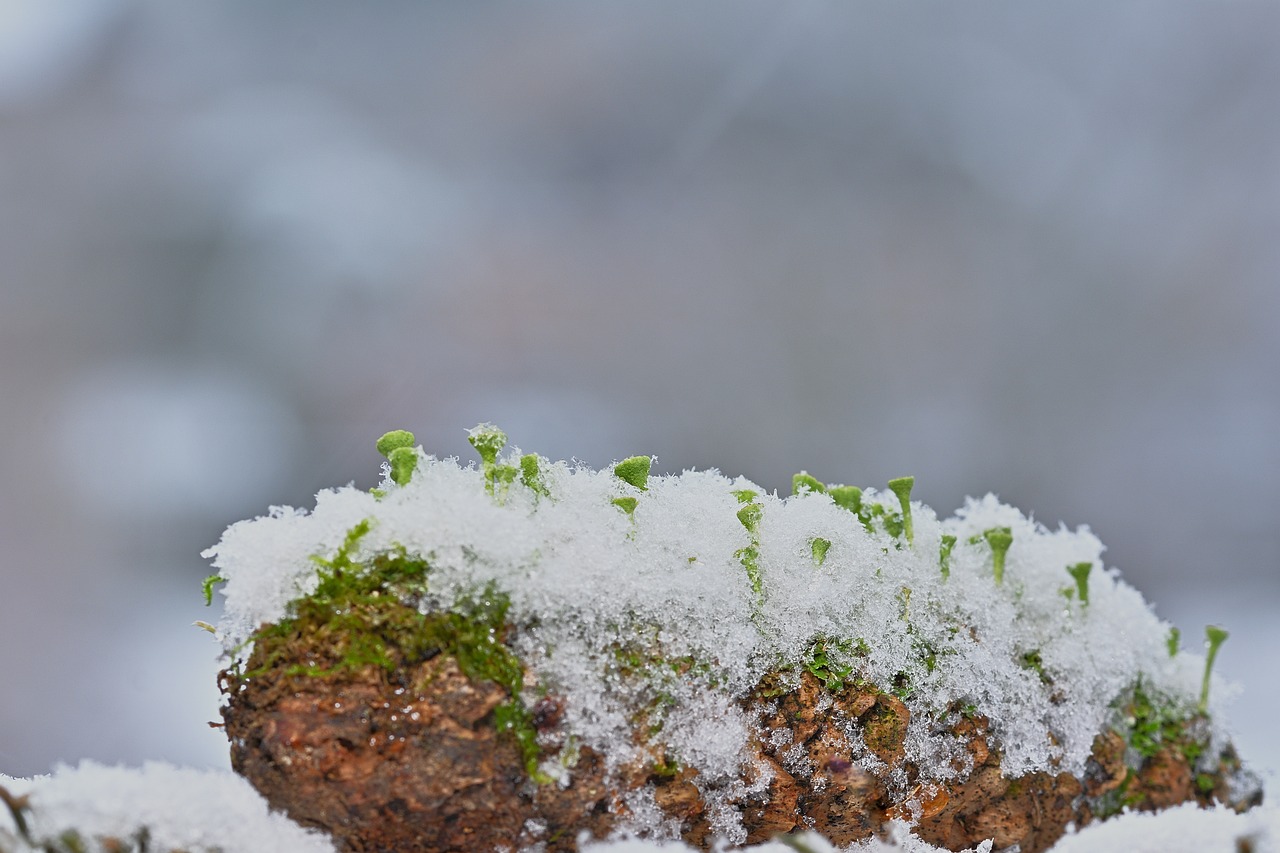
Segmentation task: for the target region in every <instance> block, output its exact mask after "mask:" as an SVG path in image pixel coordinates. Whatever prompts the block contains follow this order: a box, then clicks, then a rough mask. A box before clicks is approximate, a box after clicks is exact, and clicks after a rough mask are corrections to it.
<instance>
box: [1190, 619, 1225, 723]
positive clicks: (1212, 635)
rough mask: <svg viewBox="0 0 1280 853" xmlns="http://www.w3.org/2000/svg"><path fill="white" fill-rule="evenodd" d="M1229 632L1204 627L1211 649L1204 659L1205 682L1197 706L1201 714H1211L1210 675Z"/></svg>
mask: <svg viewBox="0 0 1280 853" xmlns="http://www.w3.org/2000/svg"><path fill="white" fill-rule="evenodd" d="M1227 636H1228V634H1227V632H1226V631H1224V630H1222V629H1221V628H1219V627H1218V626H1217V625H1206V626H1205V627H1204V639H1205V644H1206V645H1207V646H1208V647H1209V651H1208V653H1207V654H1206V655H1205V659H1204V681H1203V682H1201V684H1200V704H1199V705H1198V706H1197V708H1198V710H1199V711H1200V713H1201V714H1207V713H1209V673H1210V672H1212V671H1213V661H1214V659H1215V658H1217V657H1218V647H1219V646H1221V645H1222V643H1223V641H1224V640H1226V639H1227Z"/></svg>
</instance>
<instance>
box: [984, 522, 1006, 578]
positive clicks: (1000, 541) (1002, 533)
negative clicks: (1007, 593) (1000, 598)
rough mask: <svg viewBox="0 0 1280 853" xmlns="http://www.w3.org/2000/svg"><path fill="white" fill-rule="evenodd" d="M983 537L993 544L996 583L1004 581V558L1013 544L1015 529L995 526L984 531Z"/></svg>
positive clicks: (992, 554)
mask: <svg viewBox="0 0 1280 853" xmlns="http://www.w3.org/2000/svg"><path fill="white" fill-rule="evenodd" d="M982 538H983V539H986V540H987V544H988V545H990V546H991V566H992V569H993V570H994V572H995V576H996V583H997V584H1003V583H1004V558H1005V555H1006V554H1008V553H1009V546H1010V545H1012V544H1013V531H1012V530H1010V529H1009V528H1007V527H993V528H991V529H990V530H985V531H983V533H982Z"/></svg>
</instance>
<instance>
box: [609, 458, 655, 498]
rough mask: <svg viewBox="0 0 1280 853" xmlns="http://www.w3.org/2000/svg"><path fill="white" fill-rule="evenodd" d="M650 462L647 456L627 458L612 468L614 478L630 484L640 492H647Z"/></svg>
mask: <svg viewBox="0 0 1280 853" xmlns="http://www.w3.org/2000/svg"><path fill="white" fill-rule="evenodd" d="M652 461H653V460H651V459H650V458H649V457H648V456H631V457H628V458H626V459H623V460H622V461H621V462H619V463H618V464H617V465H614V466H613V473H614V476H616V477H617V478H618V479H619V480H622V481H623V482H624V483H630V484H631V485H633V486H635V487H636V488H637V489H639V490H640V491H642V492H643V491H647V490H648V488H649V485H648V484H649V465H650V464H651V463H652Z"/></svg>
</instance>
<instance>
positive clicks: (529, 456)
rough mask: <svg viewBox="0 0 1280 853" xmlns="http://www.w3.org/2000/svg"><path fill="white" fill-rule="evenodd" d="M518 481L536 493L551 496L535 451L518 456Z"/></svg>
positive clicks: (545, 496)
mask: <svg viewBox="0 0 1280 853" xmlns="http://www.w3.org/2000/svg"><path fill="white" fill-rule="evenodd" d="M520 482H522V483H524V484H525V486H526V487H527V488H528V489H529V490H530V491H531V492H533V493H534V494H536V495H541V496H542V497H544V498H548V497H551V490H550V489H548V488H547V483H546V481H545V480H544V479H543V477H542V468H541V464H540V463H539V462H538V454H536V453H526V454H525V455H524V456H521V457H520Z"/></svg>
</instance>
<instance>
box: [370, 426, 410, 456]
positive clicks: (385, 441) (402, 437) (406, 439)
mask: <svg viewBox="0 0 1280 853" xmlns="http://www.w3.org/2000/svg"><path fill="white" fill-rule="evenodd" d="M413 440H414V439H413V433H411V432H409V431H408V430H407V429H393V430H391V432H388V433H383V436H382V438H380V439H378V445H377V446H378V452H379V453H381V454H382V455H383V456H384V457H386V458H388V459H390V458H391V451H393V450H395V449H396V448H398V447H413Z"/></svg>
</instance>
